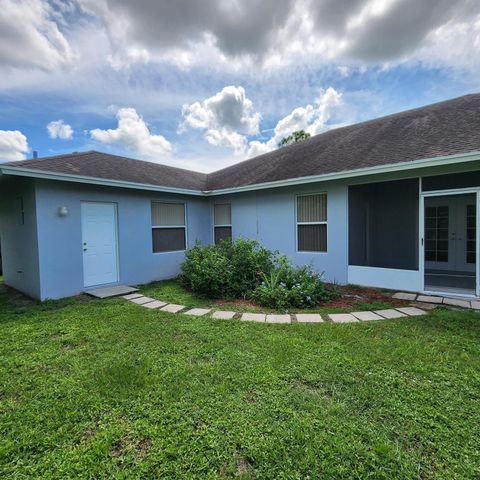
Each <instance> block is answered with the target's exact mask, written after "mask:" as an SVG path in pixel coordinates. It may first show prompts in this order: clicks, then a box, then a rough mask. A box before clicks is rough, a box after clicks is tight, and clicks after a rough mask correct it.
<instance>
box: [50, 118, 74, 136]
mask: <svg viewBox="0 0 480 480" xmlns="http://www.w3.org/2000/svg"><path fill="white" fill-rule="evenodd" d="M47 131H48V135H49V137H50V138H60V139H61V140H71V138H72V137H73V128H72V127H71V126H70V125H69V124H68V123H65V122H64V121H63V120H54V121H52V122H50V123H49V124H48V125H47Z"/></svg>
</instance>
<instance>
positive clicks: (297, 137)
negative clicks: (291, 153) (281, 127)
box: [278, 130, 310, 147]
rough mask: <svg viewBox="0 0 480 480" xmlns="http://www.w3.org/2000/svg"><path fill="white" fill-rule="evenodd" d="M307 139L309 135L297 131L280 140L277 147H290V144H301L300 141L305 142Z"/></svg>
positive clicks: (303, 131) (302, 131)
mask: <svg viewBox="0 0 480 480" xmlns="http://www.w3.org/2000/svg"><path fill="white" fill-rule="evenodd" d="M308 137H310V134H309V133H308V132H306V131H305V130H297V131H296V132H293V133H292V134H291V135H288V136H287V137H284V138H282V140H281V141H280V143H279V144H278V146H279V147H285V146H287V145H291V144H292V143H298V142H301V141H302V140H306V139H307V138H308Z"/></svg>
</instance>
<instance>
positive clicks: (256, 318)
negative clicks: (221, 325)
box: [240, 313, 266, 322]
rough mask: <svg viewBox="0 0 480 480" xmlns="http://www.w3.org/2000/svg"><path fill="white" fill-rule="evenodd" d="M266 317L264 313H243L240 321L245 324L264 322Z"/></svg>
mask: <svg viewBox="0 0 480 480" xmlns="http://www.w3.org/2000/svg"><path fill="white" fill-rule="evenodd" d="M265 318H266V315H265V314H264V313H244V314H243V315H242V317H241V319H240V320H244V321H247V322H264V321H265Z"/></svg>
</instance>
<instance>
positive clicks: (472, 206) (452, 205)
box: [424, 194, 477, 273]
mask: <svg viewBox="0 0 480 480" xmlns="http://www.w3.org/2000/svg"><path fill="white" fill-rule="evenodd" d="M476 213H477V212H476V195H475V194H465V195H448V196H439V197H427V198H425V214H424V217H425V236H424V238H425V269H426V270H427V271H428V270H430V271H432V270H433V271H436V270H442V271H446V272H462V273H469V272H470V273H472V272H473V273H474V272H475V269H476Z"/></svg>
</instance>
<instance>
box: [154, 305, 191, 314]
mask: <svg viewBox="0 0 480 480" xmlns="http://www.w3.org/2000/svg"><path fill="white" fill-rule="evenodd" d="M185 308H186V307H185V305H177V304H175V303H169V304H168V305H165V306H164V307H162V308H161V309H160V310H162V312H169V313H178V312H180V311H181V310H184V309H185Z"/></svg>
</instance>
